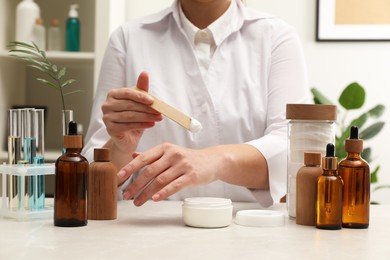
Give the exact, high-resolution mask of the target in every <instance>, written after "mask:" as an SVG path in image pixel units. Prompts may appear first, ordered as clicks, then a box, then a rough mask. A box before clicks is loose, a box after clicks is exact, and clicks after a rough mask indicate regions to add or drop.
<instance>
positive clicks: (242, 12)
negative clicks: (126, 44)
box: [141, 0, 272, 44]
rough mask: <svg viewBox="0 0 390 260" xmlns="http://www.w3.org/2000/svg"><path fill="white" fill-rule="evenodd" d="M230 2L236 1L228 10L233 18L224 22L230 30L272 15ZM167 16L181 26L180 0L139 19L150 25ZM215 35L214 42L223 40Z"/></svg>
mask: <svg viewBox="0 0 390 260" xmlns="http://www.w3.org/2000/svg"><path fill="white" fill-rule="evenodd" d="M232 3H236V4H235V5H234V4H231V5H230V7H229V10H230V12H231V14H230V15H231V16H232V19H233V20H232V21H229V20H228V19H226V20H227V21H226V22H228V23H229V24H230V26H228V30H229V31H230V32H233V31H238V30H239V29H240V28H241V27H242V25H243V24H244V23H246V22H250V21H254V20H260V19H266V18H270V17H272V16H271V15H269V14H266V13H262V12H257V11H253V10H249V9H248V8H246V7H245V6H244V4H243V3H242V1H241V0H232ZM232 6H235V7H232ZM232 9H235V10H232ZM229 10H228V11H229ZM225 14H226V12H225ZM169 17H173V18H174V20H175V22H176V23H177V25H178V26H179V28H181V27H182V26H181V19H180V0H175V1H174V2H173V3H172V5H171V6H170V7H168V8H166V9H164V10H163V11H161V12H158V13H155V14H152V15H149V16H147V17H144V18H143V19H142V20H141V23H142V24H144V25H152V24H156V23H160V22H163V21H164V20H166V19H168V18H169ZM221 18H222V17H221ZM218 20H219V19H218ZM213 24H214V23H213ZM213 24H212V25H213ZM210 26H211V25H210ZM210 26H209V27H210ZM218 34H219V33H218ZM225 34H226V32H225ZM215 37H216V44H219V43H220V42H221V41H222V40H223V39H221V38H220V36H215ZM222 38H223V37H222ZM217 40H218V41H217Z"/></svg>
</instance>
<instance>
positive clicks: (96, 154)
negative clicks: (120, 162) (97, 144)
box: [93, 148, 111, 162]
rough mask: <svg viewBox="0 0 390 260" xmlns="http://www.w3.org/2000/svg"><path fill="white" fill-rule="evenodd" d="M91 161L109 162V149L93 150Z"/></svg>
mask: <svg viewBox="0 0 390 260" xmlns="http://www.w3.org/2000/svg"><path fill="white" fill-rule="evenodd" d="M93 160H94V161H95V162H109V161H110V160H111V150H110V148H95V149H94V150H93Z"/></svg>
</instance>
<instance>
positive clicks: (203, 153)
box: [118, 143, 221, 206]
mask: <svg viewBox="0 0 390 260" xmlns="http://www.w3.org/2000/svg"><path fill="white" fill-rule="evenodd" d="M133 157H134V159H133V160H132V161H131V162H130V163H129V164H127V165H126V166H125V167H123V168H122V169H121V170H120V172H119V173H118V178H119V181H124V180H125V179H127V178H129V177H130V176H131V175H132V174H134V173H135V172H137V171H139V170H141V169H142V168H144V167H145V169H144V170H143V171H142V173H141V174H140V175H139V176H138V177H137V178H136V179H135V181H134V182H133V183H131V184H130V186H129V187H128V188H127V189H126V190H125V191H124V193H123V198H124V199H132V198H134V197H135V196H136V195H137V197H136V198H134V199H135V200H134V204H135V205H136V206H141V205H143V204H144V203H145V202H146V201H147V200H149V199H150V198H151V199H152V200H154V201H160V200H163V199H165V198H167V197H169V196H170V195H172V194H174V193H176V192H178V191H180V190H181V189H183V188H186V187H189V186H197V185H205V184H208V183H211V182H213V181H215V180H217V179H218V176H217V172H220V171H221V169H219V168H218V166H217V164H218V161H219V159H218V158H219V157H221V156H220V155H219V156H218V155H217V154H216V153H215V151H214V152H213V150H212V149H211V150H210V149H203V150H193V149H188V148H183V147H180V146H177V145H173V144H169V143H165V144H161V145H158V146H156V147H154V148H152V149H150V150H148V151H145V152H143V153H134V154H133ZM220 159H221V158H220Z"/></svg>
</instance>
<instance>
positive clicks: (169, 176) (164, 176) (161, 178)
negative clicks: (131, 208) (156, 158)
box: [134, 168, 183, 206]
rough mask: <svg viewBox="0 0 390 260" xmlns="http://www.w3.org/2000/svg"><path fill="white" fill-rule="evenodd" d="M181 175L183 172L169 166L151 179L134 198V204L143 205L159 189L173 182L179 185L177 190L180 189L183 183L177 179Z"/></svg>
mask: <svg viewBox="0 0 390 260" xmlns="http://www.w3.org/2000/svg"><path fill="white" fill-rule="evenodd" d="M180 176H181V174H180V173H179V172H178V171H174V170H173V168H169V169H167V170H166V171H164V172H162V173H161V174H159V175H158V176H156V177H155V178H154V179H153V180H152V181H150V182H149V183H148V184H147V186H146V187H145V188H144V189H143V190H142V191H141V192H140V193H139V194H138V195H137V197H136V198H135V200H134V205H136V206H141V205H143V204H144V203H145V202H146V201H148V200H149V199H150V198H152V196H154V195H155V194H156V193H157V192H158V191H160V190H162V189H163V188H164V187H166V186H167V185H170V184H171V183H175V184H177V185H179V186H178V187H176V188H177V189H176V190H180V189H181V187H182V186H183V184H182V183H181V182H180V181H176V180H177V179H180V178H179V177H180Z"/></svg>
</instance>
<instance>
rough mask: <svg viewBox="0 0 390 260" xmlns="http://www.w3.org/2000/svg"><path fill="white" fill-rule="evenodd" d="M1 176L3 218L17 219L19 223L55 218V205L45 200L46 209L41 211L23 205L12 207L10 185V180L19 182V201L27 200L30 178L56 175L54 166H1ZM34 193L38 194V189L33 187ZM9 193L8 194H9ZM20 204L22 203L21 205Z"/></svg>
mask: <svg viewBox="0 0 390 260" xmlns="http://www.w3.org/2000/svg"><path fill="white" fill-rule="evenodd" d="M0 174H1V175H2V176H1V178H2V199H1V208H0V216H1V217H3V218H10V219H15V220H18V221H26V220H33V219H42V218H48V217H53V212H54V207H53V203H51V204H50V203H47V201H46V199H45V198H44V200H45V202H44V207H42V208H39V209H31V208H28V207H27V208H26V207H25V206H23V205H19V206H16V207H15V206H12V205H10V204H11V202H10V194H9V189H10V187H7V186H9V183H10V180H12V179H14V180H17V185H16V186H17V193H16V197H17V198H18V200H20V201H21V200H23V199H25V198H24V196H25V190H26V185H28V184H27V181H26V180H28V179H29V178H44V177H45V175H54V174H55V166H54V164H41V165H9V164H2V165H1V164H0ZM32 189H33V190H32V193H33V194H34V193H36V192H37V190H35V189H37V187H36V186H32ZM7 193H8V194H7ZM19 204H20V203H19Z"/></svg>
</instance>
